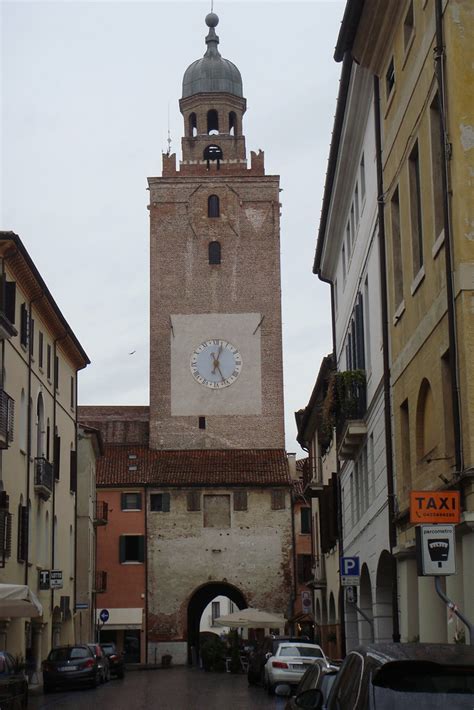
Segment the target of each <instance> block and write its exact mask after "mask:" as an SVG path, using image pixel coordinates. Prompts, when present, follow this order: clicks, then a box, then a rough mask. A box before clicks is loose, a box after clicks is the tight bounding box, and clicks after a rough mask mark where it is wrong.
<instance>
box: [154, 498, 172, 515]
mask: <svg viewBox="0 0 474 710" xmlns="http://www.w3.org/2000/svg"><path fill="white" fill-rule="evenodd" d="M150 510H151V512H152V513H169V511H170V494H169V493H151V494H150Z"/></svg>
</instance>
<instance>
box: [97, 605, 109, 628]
mask: <svg viewBox="0 0 474 710" xmlns="http://www.w3.org/2000/svg"><path fill="white" fill-rule="evenodd" d="M109 616H110V614H109V610H108V609H102V611H101V612H100V614H99V618H100V620H101V621H102V622H103V623H104V624H105V622H106V621H108V620H109Z"/></svg>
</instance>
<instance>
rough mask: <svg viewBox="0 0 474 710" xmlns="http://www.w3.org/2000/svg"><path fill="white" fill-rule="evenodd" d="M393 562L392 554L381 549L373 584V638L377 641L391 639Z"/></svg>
mask: <svg viewBox="0 0 474 710" xmlns="http://www.w3.org/2000/svg"><path fill="white" fill-rule="evenodd" d="M392 588H393V563H392V556H391V555H390V553H389V552H388V551H387V550H383V552H382V554H381V555H380V558H379V563H378V566H377V581H376V585H375V589H376V593H375V615H374V616H375V638H376V639H377V641H391V640H392V633H393V618H392Z"/></svg>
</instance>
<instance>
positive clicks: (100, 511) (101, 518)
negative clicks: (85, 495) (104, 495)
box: [94, 500, 109, 525]
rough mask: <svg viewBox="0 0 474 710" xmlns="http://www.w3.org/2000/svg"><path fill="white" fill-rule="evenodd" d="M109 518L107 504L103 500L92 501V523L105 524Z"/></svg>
mask: <svg viewBox="0 0 474 710" xmlns="http://www.w3.org/2000/svg"><path fill="white" fill-rule="evenodd" d="M108 520H109V504H108V503H107V501H105V500H95V501H94V525H107V523H108Z"/></svg>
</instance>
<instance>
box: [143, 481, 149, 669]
mask: <svg viewBox="0 0 474 710" xmlns="http://www.w3.org/2000/svg"><path fill="white" fill-rule="evenodd" d="M143 497H144V499H145V500H144V501H143V505H144V506H145V663H148V496H147V485H146V484H145V485H144V487H143Z"/></svg>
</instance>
